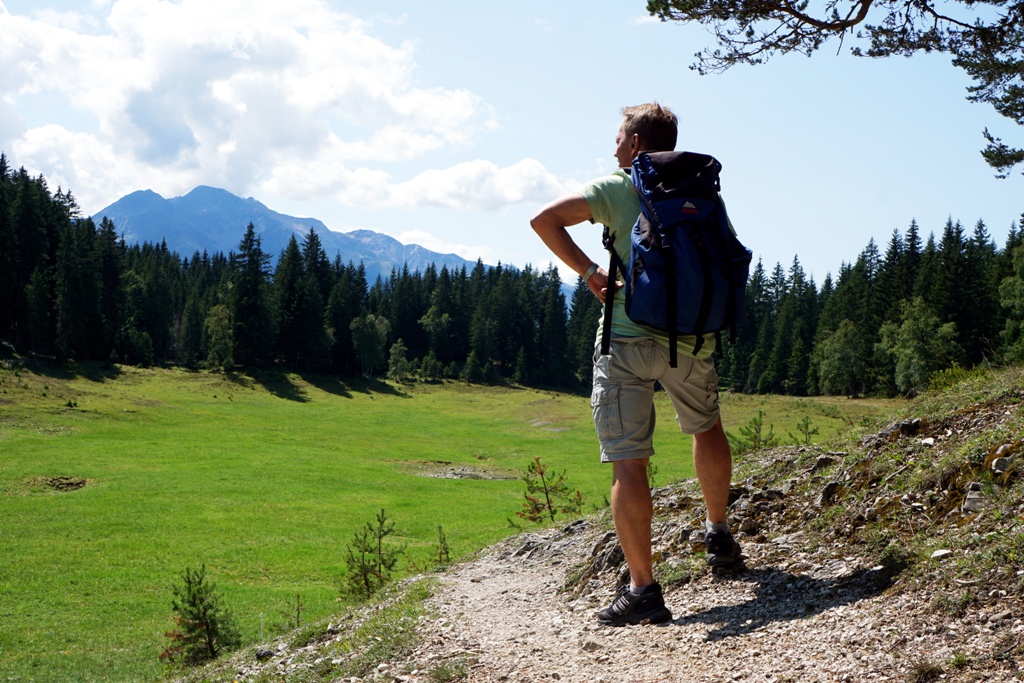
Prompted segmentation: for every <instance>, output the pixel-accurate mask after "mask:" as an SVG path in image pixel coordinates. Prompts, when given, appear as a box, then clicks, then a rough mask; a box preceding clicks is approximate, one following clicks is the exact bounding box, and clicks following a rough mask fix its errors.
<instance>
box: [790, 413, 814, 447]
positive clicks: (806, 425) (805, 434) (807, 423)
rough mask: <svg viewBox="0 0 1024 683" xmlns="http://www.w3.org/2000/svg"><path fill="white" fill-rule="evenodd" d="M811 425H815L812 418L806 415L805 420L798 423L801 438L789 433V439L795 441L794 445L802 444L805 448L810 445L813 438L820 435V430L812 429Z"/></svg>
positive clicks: (797, 428)
mask: <svg viewBox="0 0 1024 683" xmlns="http://www.w3.org/2000/svg"><path fill="white" fill-rule="evenodd" d="M811 424H813V423H812V422H811V418H810V417H808V416H807V415H804V419H802V420H800V421H799V422H797V423H796V431H797V432H798V434H799V436H797V435H795V434H793V432H787V433H788V434H789V438H790V439H793V441H794V443H798V444H802V445H804V446H808V445H810V443H811V437H812V436H814V435H815V434H817V433H818V428H817V427H811Z"/></svg>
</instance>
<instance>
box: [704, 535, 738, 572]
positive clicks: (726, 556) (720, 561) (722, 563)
mask: <svg viewBox="0 0 1024 683" xmlns="http://www.w3.org/2000/svg"><path fill="white" fill-rule="evenodd" d="M704 545H705V546H707V549H708V557H707V562H708V564H709V565H711V566H712V567H729V566H731V565H734V564H736V563H737V562H739V561H740V560H741V559H742V558H741V555H740V544H739V543H737V542H736V539H735V538H733V537H732V534H730V533H729V532H728V531H709V532H708V533H707V535H706V536H705V537H704Z"/></svg>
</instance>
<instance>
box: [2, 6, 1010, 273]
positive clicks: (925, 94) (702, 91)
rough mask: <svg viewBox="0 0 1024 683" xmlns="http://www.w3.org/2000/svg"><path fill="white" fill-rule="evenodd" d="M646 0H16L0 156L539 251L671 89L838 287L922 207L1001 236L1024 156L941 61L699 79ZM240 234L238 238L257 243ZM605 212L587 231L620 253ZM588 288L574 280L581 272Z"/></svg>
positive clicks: (845, 57)
mask: <svg viewBox="0 0 1024 683" xmlns="http://www.w3.org/2000/svg"><path fill="white" fill-rule="evenodd" d="M644 5H645V3H644V1H643V0H616V2H599V3H594V2H581V1H577V0H562V1H561V2H557V3H553V2H550V1H546V2H535V1H533V0H523V1H520V2H516V3H480V2H476V3H469V2H454V1H449V0H434V1H431V2H423V1H422V0H421V1H420V2H411V1H406V0H394V1H392V2H388V3H380V2H375V1H370V0H365V1H364V0H354V1H351V2H342V1H341V0H290V2H288V3H266V2H253V1H252V0H249V1H245V0H179V1H178V2H168V1H166V0H163V1H161V0H92V1H89V0H81V1H78V2H73V1H71V0H0V36H3V40H2V41H0V150H3V151H4V152H6V154H7V155H8V157H9V158H10V160H11V162H12V164H13V165H14V166H15V167H20V166H24V167H26V168H27V169H28V170H29V171H30V172H32V173H33V174H36V173H42V174H43V175H44V176H45V177H46V178H47V180H48V181H49V183H50V184H51V187H52V188H53V189H56V187H57V186H58V185H60V186H62V187H64V188H65V189H67V188H70V189H71V190H72V191H73V192H74V194H75V195H76V197H77V198H78V201H79V204H80V205H81V207H82V209H83V212H85V213H87V214H91V213H93V212H96V211H98V210H100V209H101V208H103V207H104V206H106V205H108V204H110V203H111V202H113V201H115V200H116V199H118V198H120V197H121V196H123V195H125V194H128V193H129V192H132V191H135V190H142V189H152V190H154V191H156V192H158V193H160V194H161V195H163V196H165V197H174V196H179V195H182V194H185V193H187V192H188V191H189V190H190V189H192V188H193V187H195V186H196V185H200V184H205V185H213V186H216V187H223V188H225V189H227V190H229V191H231V192H234V193H235V194H238V195H241V196H245V197H248V196H252V197H255V198H257V199H259V200H260V201H262V202H263V203H264V204H266V205H268V206H269V207H270V208H272V209H275V210H277V211H281V212H283V213H288V214H291V215H298V216H312V217H316V218H319V219H321V220H323V221H324V222H325V223H326V224H327V225H328V226H329V227H330V228H331V229H332V230H339V231H349V230H354V229H358V228H367V229H371V230H375V231H378V232H383V233H387V234H389V235H392V236H394V237H396V238H398V239H400V240H402V241H403V242H407V243H409V242H416V243H419V244H422V245H423V246H426V247H428V248H430V249H434V250H437V251H443V252H450V251H451V252H456V253H458V254H460V255H461V256H463V257H466V258H470V259H475V258H477V257H480V258H483V259H484V261H485V262H487V263H496V262H498V261H499V260H500V261H502V262H504V263H511V264H514V265H517V266H524V265H526V264H527V263H530V264H533V265H534V266H538V267H544V266H546V265H547V264H548V263H549V262H550V258H551V257H550V255H549V254H548V252H547V251H546V250H545V248H544V246H543V245H542V244H541V242H540V240H539V239H537V238H536V236H535V235H534V234H533V232H532V230H530V228H529V225H528V221H529V217H530V216H531V215H532V213H533V212H534V211H535V210H536V209H537V208H538V207H539V206H541V205H542V204H544V203H545V202H547V201H548V200H549V199H552V198H554V197H555V196H557V195H559V194H561V193H564V192H571V191H574V190H575V189H577V188H578V187H579V186H580V184H581V183H582V182H584V181H586V180H587V179H589V178H591V177H594V176H598V175H603V174H605V173H608V172H610V171H612V170H613V168H614V159H613V157H612V151H613V149H614V136H615V132H616V129H617V128H618V124H619V119H620V116H619V109H620V108H621V107H622V106H624V105H630V104H638V103H641V102H646V101H650V100H652V99H657V100H659V101H661V102H662V103H664V104H667V105H669V106H671V107H672V108H673V109H674V110H675V111H676V113H677V114H678V115H679V118H680V127H681V133H680V148H685V149H689V150H692V151H699V152H705V153H709V154H713V155H715V156H716V157H718V159H719V160H720V161H721V162H722V164H723V167H724V170H723V175H722V185H723V196H724V197H725V199H726V202H727V204H728V207H729V211H730V215H731V216H732V219H733V223H734V224H735V225H736V228H737V230H738V232H739V234H740V238H741V239H742V240H743V242H744V243H745V244H747V246H749V247H750V248H751V249H752V250H753V251H754V254H755V258H761V259H763V260H764V262H765V265H766V267H768V268H771V267H773V266H774V264H775V263H776V262H781V263H782V265H783V266H784V267H786V268H788V267H789V265H790V264H791V263H792V261H793V258H794V256H797V255H798V256H799V258H800V261H801V263H802V264H803V265H804V268H805V270H807V271H808V272H810V273H812V274H813V275H814V277H815V279H816V281H817V282H818V283H819V284H820V283H821V281H822V280H823V278H824V276H825V274H826V272H832V273H833V274H834V273H836V272H837V271H838V268H839V265H840V263H841V262H842V261H850V260H853V259H854V258H856V256H857V254H858V253H859V252H860V251H861V250H862V249H863V248H864V246H865V245H866V244H867V243H868V240H869V239H871V238H874V239H875V240H876V242H878V243H879V245H880V248H882V249H883V250H884V247H885V244H886V243H887V242H888V240H889V237H890V235H891V233H892V231H893V229H897V230H899V231H900V232H901V233H902V232H904V231H905V230H906V228H907V226H908V225H909V224H910V221H911V219H916V220H917V221H918V223H919V225H920V226H921V229H922V232H923V233H924V234H925V235H927V234H928V233H929V232H935V233H937V234H938V233H940V232H941V230H942V227H943V225H944V223H945V221H946V219H947V218H948V217H952V218H953V219H954V220H960V221H961V222H962V223H963V224H964V225H965V227H966V228H967V229H968V230H971V229H973V226H974V224H975V223H976V222H977V221H978V220H979V219H983V220H984V221H985V223H986V224H987V226H988V228H989V231H990V232H991V234H992V235H993V237H994V238H995V239H996V240H997V243H999V244H1000V246H1001V245H1002V242H1003V240H1004V239H1005V237H1006V233H1007V231H1008V229H1009V227H1010V225H1011V223H1012V222H1013V221H1015V220H1019V219H1020V216H1021V214H1022V213H1024V191H1022V179H1021V177H1020V175H1019V173H1018V174H1016V175H1015V176H1014V177H1011V178H1010V179H1009V180H998V179H996V178H994V176H993V172H992V171H991V169H989V168H988V167H987V166H986V165H985V164H984V162H983V160H982V159H981V156H980V154H979V149H980V148H981V147H982V145H983V139H982V137H981V131H982V129H983V128H985V127H986V126H987V127H989V129H990V130H991V131H992V132H993V133H995V134H996V135H999V136H1002V137H1003V138H1004V139H1006V140H1007V141H1008V142H1010V143H1011V144H1014V143H1016V144H1017V145H1018V146H1019V144H1020V139H1021V131H1020V130H1015V126H1013V125H1012V124H1011V123H1009V122H1008V121H1007V120H1005V119H1002V118H1001V117H999V116H998V115H996V114H995V112H994V111H993V110H992V109H991V108H990V107H987V106H985V105H974V104H970V103H968V102H967V101H966V100H965V98H964V96H965V88H966V87H967V86H968V85H969V84H970V82H969V80H968V79H967V78H966V76H964V75H963V74H962V72H961V71H960V70H958V69H955V68H954V67H952V66H951V65H950V64H949V58H948V57H944V56H942V55H928V56H917V57H914V58H911V59H904V58H897V59H893V58H890V59H886V60H868V59H858V58H854V57H851V56H849V54H848V47H849V43H848V45H847V48H846V49H840V48H839V47H838V44H829V45H826V47H825V48H824V49H823V50H822V51H820V52H819V53H818V54H816V55H815V56H814V57H813V58H810V59H808V58H805V57H801V56H795V55H791V56H786V57H781V58H775V59H773V60H772V61H770V62H769V63H768V64H766V65H762V66H758V67H736V68H733V69H731V70H729V71H728V72H726V73H724V74H721V75H713V76H698V75H697V74H696V73H694V72H692V71H690V70H689V69H687V66H688V65H689V64H690V63H691V62H692V56H693V54H694V53H696V52H697V51H699V50H700V49H701V48H702V47H704V46H707V45H709V44H710V41H711V38H710V36H709V35H708V34H707V33H706V32H705V31H704V30H703V29H701V28H700V27H691V26H687V27H683V26H679V25H675V24H664V23H661V22H658V21H656V20H653V19H651V18H650V17H648V16H647V15H646V12H645V10H644ZM241 231H242V228H240V230H239V235H240V236H241ZM599 233H600V229H599V228H597V227H593V226H589V225H585V226H580V227H578V228H575V229H573V234H574V236H576V237H577V240H578V241H579V242H580V243H581V245H583V246H584V248H585V249H586V250H588V251H589V252H590V254H591V256H592V257H593V258H594V259H596V260H598V261H599V262H603V261H605V255H604V253H603V251H602V249H601V246H600V238H599V237H600V235H599ZM562 275H563V278H564V279H566V280H567V281H572V279H574V276H573V275H572V273H571V272H569V271H566V270H564V269H563V270H562Z"/></svg>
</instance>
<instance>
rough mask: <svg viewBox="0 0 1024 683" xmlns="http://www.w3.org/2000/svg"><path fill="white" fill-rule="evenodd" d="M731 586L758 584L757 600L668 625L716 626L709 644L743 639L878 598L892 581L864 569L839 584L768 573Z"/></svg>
mask: <svg viewBox="0 0 1024 683" xmlns="http://www.w3.org/2000/svg"><path fill="white" fill-rule="evenodd" d="M728 580H732V581H741V582H745V583H754V584H757V585H756V588H755V589H754V598H753V599H751V600H748V601H747V602H744V603H742V604H739V605H723V606H721V607H712V608H711V609H707V610H703V611H701V612H696V613H694V614H690V615H687V616H685V617H680V618H678V619H675V620H673V621H671V622H668V625H676V626H683V625H686V624H707V625H708V626H713V627H715V628H713V629H712V630H710V631H708V634H707V636H706V640H707V641H709V642H714V641H718V640H723V639H725V638H731V637H734V636H742V635H746V634H748V633H751V632H753V631H756V630H758V629H760V628H763V627H765V626H767V625H768V624H771V623H773V622H780V621H794V620H797V619H810V618H811V617H814V616H815V615H817V614H821V613H822V612H827V611H828V610H831V609H835V608H836V607H842V606H845V605H852V604H854V603H857V602H860V601H861V600H864V599H866V598H871V597H874V596H876V595H880V594H881V593H882V592H883V591H885V589H886V588H888V587H889V585H890V581H891V575H890V574H888V573H887V572H886V571H884V570H876V569H861V570H859V571H856V572H854V573H853V574H851V575H849V576H846V577H843V578H839V579H817V578H812V577H808V576H806V575H795V574H790V573H788V572H784V571H780V570H778V569H770V568H769V569H753V570H750V571H747V572H745V573H743V574H739V575H731V576H730V578H729V579H728Z"/></svg>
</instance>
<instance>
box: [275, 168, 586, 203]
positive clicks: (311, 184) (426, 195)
mask: <svg viewBox="0 0 1024 683" xmlns="http://www.w3.org/2000/svg"><path fill="white" fill-rule="evenodd" d="M576 187H577V185H576V184H575V183H571V182H563V181H561V180H559V179H558V178H556V177H555V176H554V175H552V174H551V173H550V172H549V171H548V170H547V169H545V168H544V166H543V165H542V164H541V163H540V162H539V161H536V160H534V159H524V160H522V161H519V162H517V163H515V164H512V165H511V166H506V167H504V168H500V167H498V166H497V165H496V164H494V163H492V162H490V161H483V160H479V159H478V160H476V161H468V162H464V163H461V164H456V165H455V166H452V167H450V168H446V169H432V170H428V171H424V172H423V173H420V174H419V175H417V176H415V177H414V178H412V179H410V180H407V181H405V182H395V181H394V180H393V179H392V178H391V176H390V175H389V174H387V173H385V172H384V171H379V170H373V169H369V168H357V169H349V168H347V167H346V166H344V165H342V164H339V163H337V162H334V161H333V160H332V157H331V155H330V154H326V155H322V156H321V157H320V158H319V159H318V160H315V161H312V162H307V163H301V164H300V163H286V164H282V165H281V166H279V167H278V168H276V169H274V172H273V173H272V174H271V177H270V178H269V179H268V180H267V182H266V183H264V185H263V189H264V190H266V191H267V192H268V193H272V194H280V195H283V196H288V197H296V196H298V197H303V196H304V197H305V198H313V197H324V196H331V197H334V198H335V199H337V200H339V201H341V202H342V203H344V204H348V205H350V206H362V207H374V208H407V209H418V208H426V207H440V208H448V209H458V210H478V211H495V210H498V209H501V208H503V207H506V206H509V205H512V204H522V203H533V204H539V203H543V202H546V201H550V200H551V199H552V198H553V197H556V196H559V195H561V194H564V193H566V192H569V191H572V190H573V189H575V188H576Z"/></svg>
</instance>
